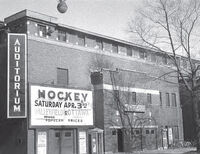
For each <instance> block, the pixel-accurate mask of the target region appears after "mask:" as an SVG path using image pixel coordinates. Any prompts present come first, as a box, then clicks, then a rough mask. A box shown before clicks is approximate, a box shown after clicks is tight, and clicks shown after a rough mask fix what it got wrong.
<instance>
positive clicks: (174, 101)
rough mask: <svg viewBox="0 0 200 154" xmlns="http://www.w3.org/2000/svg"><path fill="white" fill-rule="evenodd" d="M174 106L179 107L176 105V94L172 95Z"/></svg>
mask: <svg viewBox="0 0 200 154" xmlns="http://www.w3.org/2000/svg"><path fill="white" fill-rule="evenodd" d="M172 106H175V107H176V106H177V104H176V94H175V93H172Z"/></svg>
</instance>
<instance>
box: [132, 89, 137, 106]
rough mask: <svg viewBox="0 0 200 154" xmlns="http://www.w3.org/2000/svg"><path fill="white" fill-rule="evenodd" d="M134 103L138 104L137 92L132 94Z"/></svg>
mask: <svg viewBox="0 0 200 154" xmlns="http://www.w3.org/2000/svg"><path fill="white" fill-rule="evenodd" d="M132 101H133V104H134V105H136V102H137V97H136V92H132Z"/></svg>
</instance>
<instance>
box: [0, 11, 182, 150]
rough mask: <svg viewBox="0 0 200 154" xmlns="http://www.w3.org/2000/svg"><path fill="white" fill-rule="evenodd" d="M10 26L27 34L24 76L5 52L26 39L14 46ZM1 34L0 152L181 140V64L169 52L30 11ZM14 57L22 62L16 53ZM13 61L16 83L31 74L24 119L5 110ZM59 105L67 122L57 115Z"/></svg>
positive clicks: (147, 145)
mask: <svg viewBox="0 0 200 154" xmlns="http://www.w3.org/2000/svg"><path fill="white" fill-rule="evenodd" d="M8 32H9V36H10V37H11V36H12V34H13V35H16V36H18V35H17V34H25V35H23V36H24V37H25V40H26V42H25V43H24V47H26V48H24V51H26V52H25V53H24V54H25V60H24V61H23V62H24V65H26V67H23V69H24V70H25V71H24V74H26V76H23V78H20V79H21V80H20V79H19V78H17V77H16V75H18V72H21V70H22V68H20V69H19V68H17V67H18V63H17V62H16V63H15V65H11V64H12V61H11V62H8V60H7V59H8V57H9V58H12V56H10V55H11V50H12V49H13V50H14V51H13V52H15V53H16V54H17V52H18V51H19V46H20V45H22V44H21V42H20V39H18V38H15V39H14V43H13V46H11V47H9V45H10V44H9V43H10V42H12V40H11V41H9V37H8V39H7V35H8V34H7V33H8ZM16 33H17V34H16ZM0 35H1V39H0V49H1V53H0V58H1V60H0V67H1V89H2V90H1V95H0V103H1V109H0V111H1V112H0V114H1V123H0V126H1V127H0V129H1V131H0V133H1V134H0V138H1V139H0V142H1V143H0V146H1V147H0V149H1V152H3V153H5V154H7V153H12V152H13V151H14V152H15V153H16V154H18V153H20V154H22V153H24V154H25V153H27V154H64V153H66V152H67V153H71V154H79V153H80V154H81V153H91V154H92V153H96V154H101V153H103V152H124V151H131V150H141V149H158V148H168V147H169V146H172V145H173V144H175V143H176V142H179V141H183V122H182V110H181V106H180V98H179V85H178V80H177V78H176V77H173V76H176V74H173V76H170V75H169V72H172V71H173V70H174V69H175V68H174V66H173V63H172V61H171V60H170V59H169V58H168V57H167V56H166V54H165V53H160V52H157V51H152V50H149V49H146V48H143V47H141V46H138V45H135V44H133V43H130V42H126V41H123V40H118V39H115V38H111V37H107V36H103V35H100V34H96V33H92V32H88V31H85V30H81V29H77V28H74V27H70V26H66V25H62V24H59V23H58V22H57V19H56V18H54V17H51V16H48V15H44V14H40V13H37V12H33V11H29V10H23V11H21V12H19V13H16V14H14V15H12V16H9V17H7V18H5V20H4V25H3V24H2V27H1V31H0ZM17 39H18V41H17ZM17 49H18V50H17ZM21 51H22V50H21ZM8 52H9V53H10V54H8V56H7V53H8ZM15 56H16V57H15ZM13 58H14V60H15V61H17V55H14V57H13ZM18 58H19V57H18ZM21 58H22V56H21ZM179 60H180V65H181V64H182V61H181V57H179ZM19 65H22V66H24V65H23V63H21V62H19ZM9 67H11V68H12V67H13V68H14V70H15V75H14V76H13V78H14V81H13V82H15V80H16V81H19V80H20V81H26V82H25V88H24V93H22V94H21V93H20V94H21V95H25V94H27V99H25V100H24V101H21V103H22V104H23V103H25V104H26V105H25V107H24V110H25V112H26V114H25V116H24V117H23V118H22V117H21V118H16V117H15V118H7V117H8V116H7V114H8V113H10V110H12V109H10V110H8V111H7V108H8V106H7V104H8V103H10V102H11V101H8V98H7V97H6V95H7V94H8V91H9V90H12V88H10V87H8V86H10V85H12V82H10V79H9V77H10V76H12V75H10V76H9V73H8V75H7V71H8V69H7V68H9ZM17 70H18V71H17ZM7 80H8V83H9V82H10V83H11V84H10V85H7V83H6V81H7ZM12 80H13V79H12ZM14 85H15V83H14ZM14 88H15V95H17V94H16V93H17V92H16V91H17V90H16V89H17V86H14ZM18 88H19V86H18ZM19 89H20V88H19ZM20 90H21V89H20ZM91 93H92V94H91ZM17 96H18V95H17ZM86 96H88V97H87V98H90V99H88V100H87V99H86ZM89 96H90V97H89ZM8 97H9V96H8ZM47 98H48V101H47V100H46V99H47ZM56 98H57V99H56ZM16 103H17V101H15V105H16ZM18 103H20V102H18ZM59 103H60V108H61V109H59ZM62 103H63V108H62V107H61V106H62V105H61V104H62ZM64 104H65V105H64ZM78 104H81V106H82V108H81V107H80V108H79V105H78ZM84 105H86V106H87V107H90V108H87V107H85V106H84ZM84 107H85V108H86V109H88V110H87V111H86V110H83V108H84ZM41 108H45V111H44V112H45V113H44V112H42V111H43V110H42V109H41ZM40 109H41V110H40ZM47 109H49V110H47ZM68 109H70V113H69V112H68V111H69V110H68ZM79 109H80V110H79ZM36 110H37V112H36ZM50 110H51V111H50ZM75 110H76V111H75ZM5 111H7V112H5ZM15 111H16V112H18V111H19V108H17V107H16V108H15ZM83 111H84V112H83ZM47 112H48V113H47ZM60 112H62V113H63V114H64V115H63V116H64V118H66V119H67V121H65V120H64V121H63V119H62V118H61V117H60V119H59V118H58V119H56V118H55V117H57V116H59V115H62V114H61V113H60ZM86 112H87V114H86ZM39 115H41V117H40V116H39ZM70 116H72V119H71V121H70V119H68V118H69V117H70ZM36 117H37V118H36ZM77 117H79V118H80V119H78V118H77ZM74 118H75V120H74ZM81 118H82V119H81ZM38 119H40V120H41V121H40V120H38ZM8 147H9V148H8Z"/></svg>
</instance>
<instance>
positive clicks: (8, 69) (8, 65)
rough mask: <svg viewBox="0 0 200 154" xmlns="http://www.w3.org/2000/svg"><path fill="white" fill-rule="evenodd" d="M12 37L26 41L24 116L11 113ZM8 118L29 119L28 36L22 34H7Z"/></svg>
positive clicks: (24, 54)
mask: <svg viewBox="0 0 200 154" xmlns="http://www.w3.org/2000/svg"><path fill="white" fill-rule="evenodd" d="M12 36H14V37H17V36H19V37H24V38H23V39H24V42H23V44H24V46H23V47H24V53H22V54H23V56H24V59H23V61H24V63H23V64H22V65H24V72H22V73H24V82H23V84H24V91H23V92H24V100H23V101H24V102H22V103H23V104H24V111H23V113H22V112H21V113H22V114H23V115H11V113H10V105H11V102H10V93H11V92H12V91H11V88H10V76H11V74H10V69H11V68H10V61H11V59H10V58H11V56H10V53H11V51H10V50H11V48H10V46H11V44H10V39H11V37H12ZM16 41H17V39H16ZM18 41H19V40H18ZM15 43H16V42H15ZM13 48H14V44H13ZM20 51H21V50H20ZM13 52H15V51H13ZM22 54H20V55H22ZM20 58H21V56H20ZM22 75H23V74H22ZM22 75H21V74H20V83H22V82H21V76H22ZM19 91H20V90H19ZM19 93H20V92H19ZM20 103H21V102H20ZM13 104H14V103H13ZM20 107H21V106H20ZM7 118H27V35H26V34H24V33H23V34H22V33H8V34H7Z"/></svg>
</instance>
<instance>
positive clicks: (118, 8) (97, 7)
mask: <svg viewBox="0 0 200 154" xmlns="http://www.w3.org/2000/svg"><path fill="white" fill-rule="evenodd" d="M58 1H59V0H12V1H11V0H0V10H1V13H0V20H2V21H3V20H4V18H6V17H8V16H10V15H12V14H14V13H17V12H19V11H21V10H24V9H29V10H32V11H36V12H40V13H43V14H47V15H50V16H54V17H57V18H58V22H59V23H61V24H65V25H69V26H73V27H77V28H80V29H84V30H88V31H91V32H95V33H99V34H102V35H106V36H110V37H114V38H118V39H123V40H127V41H128V40H130V36H129V34H128V33H127V30H128V26H127V25H128V22H129V21H130V20H131V19H132V18H133V17H134V15H135V13H136V11H137V8H138V7H139V6H140V5H141V4H140V3H141V0H66V3H67V6H68V10H67V12H66V13H64V14H61V13H59V12H58V11H57V4H58Z"/></svg>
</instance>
